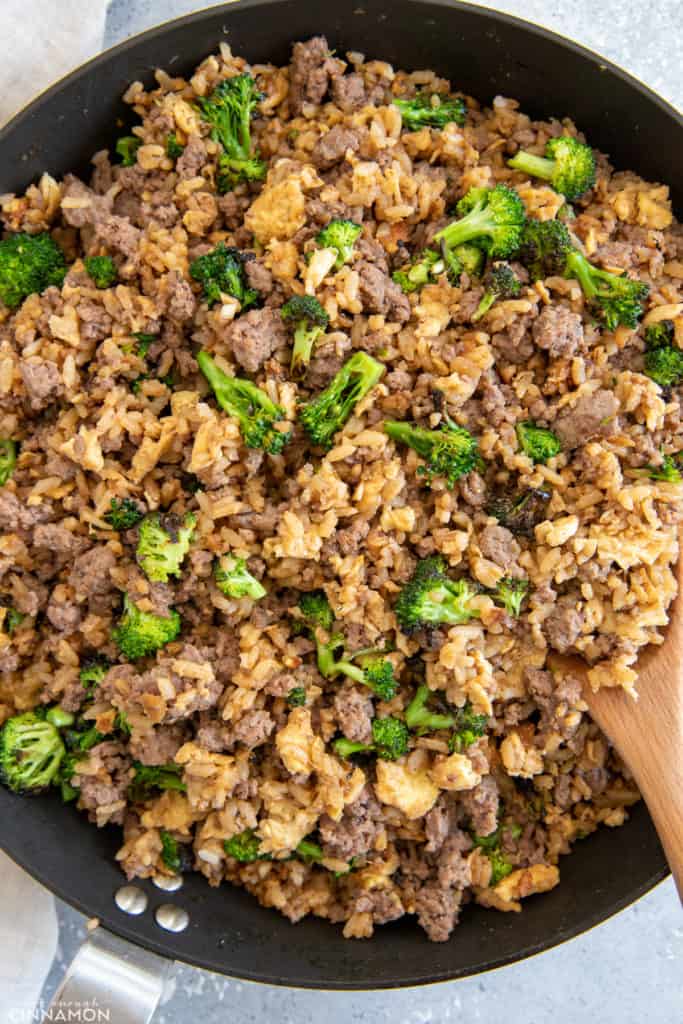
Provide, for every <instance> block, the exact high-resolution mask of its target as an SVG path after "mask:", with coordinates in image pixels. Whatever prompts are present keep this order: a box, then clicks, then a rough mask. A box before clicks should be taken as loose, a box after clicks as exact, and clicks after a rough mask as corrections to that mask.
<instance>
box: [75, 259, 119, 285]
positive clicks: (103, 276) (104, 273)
mask: <svg viewBox="0 0 683 1024" xmlns="http://www.w3.org/2000/svg"><path fill="white" fill-rule="evenodd" d="M83 266H84V267H85V269H86V272H87V273H88V274H89V275H90V277H91V278H92V279H93V282H94V284H95V286H96V287H97V288H111V287H112V285H115V284H116V282H117V281H118V279H119V272H118V270H117V269H116V264H115V263H114V261H113V259H112V258H111V256H86V258H85V259H84V260H83Z"/></svg>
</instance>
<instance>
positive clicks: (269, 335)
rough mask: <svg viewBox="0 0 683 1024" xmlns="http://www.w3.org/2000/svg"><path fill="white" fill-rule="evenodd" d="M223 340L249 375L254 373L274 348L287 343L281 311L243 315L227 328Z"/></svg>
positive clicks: (252, 312)
mask: <svg viewBox="0 0 683 1024" xmlns="http://www.w3.org/2000/svg"><path fill="white" fill-rule="evenodd" d="M224 338H225V341H226V342H227V344H228V345H229V346H230V348H231V349H232V354H233V356H234V357H235V359H236V360H237V362H238V363H239V364H240V366H242V367H244V369H245V370H247V372H248V373H256V371H257V370H258V369H259V367H260V366H262V364H263V363H264V362H265V360H266V359H268V357H269V356H271V355H272V354H273V352H275V350H276V349H278V348H280V347H281V346H283V345H286V344H287V343H288V341H289V336H288V334H287V328H286V327H285V325H284V323H283V322H282V317H281V316H280V311H279V310H276V309H270V308H266V309H252V310H250V312H249V313H245V314H244V316H241V317H239V318H238V319H237V320H235V321H234V322H233V323H232V324H231V325H230V326H229V327H228V328H227V330H226V331H225V334H224Z"/></svg>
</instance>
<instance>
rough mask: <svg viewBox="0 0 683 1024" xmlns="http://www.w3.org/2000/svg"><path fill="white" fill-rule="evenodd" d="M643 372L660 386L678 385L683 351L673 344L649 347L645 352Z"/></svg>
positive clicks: (681, 369) (682, 365)
mask: <svg viewBox="0 0 683 1024" xmlns="http://www.w3.org/2000/svg"><path fill="white" fill-rule="evenodd" d="M645 373H646V374H647V375H648V377H650V378H651V380H653V381H654V382H655V384H659V386H660V387H661V388H672V387H678V385H679V384H680V383H681V382H682V381H683V351H681V349H680V348H677V347H675V346H674V345H671V346H670V347H669V348H653V349H649V350H648V351H647V352H646V353H645Z"/></svg>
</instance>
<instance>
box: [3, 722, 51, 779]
mask: <svg viewBox="0 0 683 1024" xmlns="http://www.w3.org/2000/svg"><path fill="white" fill-rule="evenodd" d="M65 753H66V750H65V748H64V743H63V742H62V738H61V736H60V735H59V730H58V729H57V727H56V726H55V725H53V723H52V722H48V721H47V720H46V718H45V716H44V715H43V714H41V713H40V712H38V711H26V712H24V714H21V715H15V716H14V717H13V718H9V719H8V720H7V721H6V722H5V724H4V725H3V727H2V729H0V782H2V783H3V785H5V786H7V788H8V789H11V790H13V791H14V792H15V793H39V792H40V791H41V790H43V789H46V788H47V787H48V786H49V785H50V783H51V782H52V781H53V780H54V779H55V777H56V775H57V773H58V771H59V766H60V764H61V762H62V758H63V757H64V755H65Z"/></svg>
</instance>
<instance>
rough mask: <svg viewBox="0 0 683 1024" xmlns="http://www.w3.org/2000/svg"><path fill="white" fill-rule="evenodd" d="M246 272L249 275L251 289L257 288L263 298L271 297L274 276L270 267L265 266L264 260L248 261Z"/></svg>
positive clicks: (248, 280) (245, 266)
mask: <svg viewBox="0 0 683 1024" xmlns="http://www.w3.org/2000/svg"><path fill="white" fill-rule="evenodd" d="M244 272H245V274H246V275H247V282H248V283H249V287H250V288H255V289H256V291H257V292H258V293H259V295H261V296H262V297H263V298H265V296H266V295H270V293H271V292H272V290H273V287H274V285H273V275H272V274H271V272H270V271H269V270H268V267H266V266H264V265H263V261H262V260H247V262H246V263H245V264H244Z"/></svg>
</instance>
